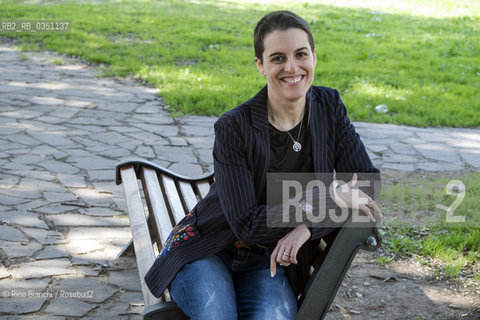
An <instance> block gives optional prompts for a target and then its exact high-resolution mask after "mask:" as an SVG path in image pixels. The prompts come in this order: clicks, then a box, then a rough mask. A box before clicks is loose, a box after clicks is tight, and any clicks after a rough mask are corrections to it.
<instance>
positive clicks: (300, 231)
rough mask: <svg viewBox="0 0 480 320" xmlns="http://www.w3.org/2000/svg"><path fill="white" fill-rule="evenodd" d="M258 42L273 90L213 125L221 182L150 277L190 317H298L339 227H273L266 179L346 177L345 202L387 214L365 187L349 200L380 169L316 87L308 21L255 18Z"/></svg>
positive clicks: (330, 97)
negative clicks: (312, 275) (317, 261)
mask: <svg viewBox="0 0 480 320" xmlns="http://www.w3.org/2000/svg"><path fill="white" fill-rule="evenodd" d="M254 45H255V56H256V57H255V61H256V66H257V69H258V71H259V72H260V74H261V75H263V76H265V77H266V82H267V84H266V86H265V87H264V88H263V89H262V90H260V92H258V93H257V94H256V95H255V96H254V97H253V98H251V99H250V100H248V101H246V102H245V103H242V104H241V105H239V106H237V107H235V108H233V109H232V110H230V111H228V112H227V113H225V114H224V115H222V116H221V117H220V118H219V119H218V121H217V122H216V123H215V143H214V147H213V158H214V170H215V182H214V183H213V184H212V185H211V187H210V191H209V193H208V195H207V196H206V197H204V198H203V199H202V200H201V201H200V202H199V203H198V204H197V205H196V206H195V208H194V209H193V210H192V211H191V212H190V214H189V215H188V216H187V217H186V218H185V219H183V220H182V221H180V222H179V223H178V225H177V227H175V228H174V231H172V233H171V234H170V236H169V237H168V239H167V241H166V243H167V244H168V246H166V247H165V249H164V250H163V251H162V252H161V253H160V255H159V257H158V258H157V260H156V261H155V263H154V264H153V266H152V267H151V269H150V270H149V272H148V273H147V275H146V277H145V282H146V284H147V285H148V287H149V288H150V290H151V291H152V293H153V294H154V295H156V296H160V295H161V294H162V293H163V291H164V290H165V288H166V287H167V286H168V285H170V294H171V296H172V299H173V300H174V301H175V302H176V303H177V305H178V306H179V307H180V308H181V309H182V310H183V311H184V313H185V314H186V315H187V316H188V317H189V318H191V319H197V320H198V319H237V318H241V319H272V320H273V319H275V320H279V319H293V318H295V315H296V313H297V298H298V297H299V296H300V295H301V294H302V293H303V290H304V288H305V285H306V282H307V280H308V277H309V270H310V267H311V265H312V263H313V260H314V258H315V252H316V248H317V247H318V244H319V242H320V239H321V238H322V237H324V236H325V235H327V234H329V233H330V232H331V231H332V230H333V227H334V226H335V227H338V226H339V225H338V224H337V225H334V226H333V225H332V224H328V223H327V222H325V223H323V224H322V223H319V224H316V225H312V224H311V223H310V222H309V221H302V222H301V223H300V224H298V225H295V226H290V225H289V226H281V227H278V226H275V227H274V226H271V225H270V224H269V220H268V219H269V218H268V217H269V213H267V212H268V210H269V208H268V206H267V203H266V192H267V190H266V187H265V186H266V185H267V173H269V172H280V173H309V172H310V173H320V172H324V173H330V174H331V173H333V172H334V171H337V172H346V173H349V176H350V177H351V179H352V181H351V182H350V183H349V184H348V185H347V188H346V190H345V192H342V194H343V196H341V197H340V198H343V197H344V198H343V199H341V200H344V201H343V203H344V204H345V205H346V206H347V207H350V208H352V207H356V208H360V210H361V211H362V212H363V213H364V214H365V215H367V216H368V218H369V219H370V220H371V221H375V217H374V213H375V215H376V216H377V218H378V217H380V216H381V212H380V210H379V209H378V207H377V205H376V204H375V202H374V201H373V200H372V199H371V198H370V196H368V195H367V194H365V193H364V192H363V191H361V190H358V189H356V190H355V191H356V192H358V195H359V196H358V197H356V198H352V194H353V192H352V189H353V187H354V186H355V184H356V175H355V173H357V172H362V173H363V172H368V173H376V174H378V172H379V171H378V170H377V169H376V168H374V167H373V164H372V162H371V161H370V159H369V157H368V154H367V152H366V150H365V147H364V146H363V144H362V142H361V141H360V138H359V136H358V135H357V134H356V133H355V128H354V127H353V126H352V125H351V124H350V120H349V119H348V116H347V114H346V109H345V106H344V105H343V103H342V101H341V100H340V97H339V93H338V91H336V90H334V89H330V88H326V87H317V86H312V82H313V78H314V69H315V65H316V61H317V60H316V54H315V46H314V43H313V36H312V33H311V31H310V27H309V26H308V24H307V23H306V22H305V21H304V20H303V19H302V18H300V17H299V16H297V15H296V14H294V13H292V12H290V11H275V12H271V13H269V14H267V15H266V16H264V17H263V18H262V19H261V20H260V21H259V22H258V24H257V26H256V28H255V32H254ZM352 199H354V200H352ZM336 200H337V199H335V201H336ZM348 200H349V201H348ZM302 208H303V207H302ZM303 210H306V209H303ZM186 226H187V227H188V228H186ZM185 230H187V232H186V233H185ZM189 232H190V233H189Z"/></svg>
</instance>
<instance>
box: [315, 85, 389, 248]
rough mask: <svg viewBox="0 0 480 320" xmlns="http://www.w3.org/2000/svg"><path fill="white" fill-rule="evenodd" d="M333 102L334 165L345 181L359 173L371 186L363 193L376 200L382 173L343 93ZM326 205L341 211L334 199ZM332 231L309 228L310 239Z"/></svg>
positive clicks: (331, 103)
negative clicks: (350, 113) (352, 118)
mask: <svg viewBox="0 0 480 320" xmlns="http://www.w3.org/2000/svg"><path fill="white" fill-rule="evenodd" d="M332 91H333V95H332V99H331V101H330V102H329V106H330V107H331V108H333V112H332V113H333V114H334V119H333V121H334V123H335V125H334V127H333V128H334V132H331V133H329V134H331V135H332V137H330V139H335V143H334V166H335V171H336V172H337V173H343V174H341V176H342V180H345V181H349V180H350V179H351V178H352V177H353V174H354V173H357V176H358V180H362V179H368V180H369V181H370V186H371V187H362V188H361V189H362V191H364V192H365V193H367V194H368V195H369V196H371V197H372V198H374V196H375V194H376V191H379V190H378V188H376V187H379V181H380V171H379V170H378V169H377V168H375V167H374V166H373V163H372V161H371V160H370V157H369V156H368V153H367V150H366V149H365V146H364V144H363V143H362V141H361V140H360V136H359V135H358V133H356V132H355V127H354V126H353V125H352V123H351V122H350V119H349V117H348V115H347V109H346V108H345V105H344V104H343V102H342V100H341V99H340V94H339V93H338V91H337V90H332ZM329 200H330V202H329V203H328V204H327V207H329V208H335V209H336V210H340V208H338V207H337V206H336V205H335V203H334V201H333V199H329ZM332 230H333V228H317V227H313V228H311V229H310V231H311V233H312V236H311V239H318V238H321V237H323V236H325V235H326V234H328V233H329V232H330V231H332Z"/></svg>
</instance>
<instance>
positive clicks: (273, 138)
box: [268, 104, 314, 173]
mask: <svg viewBox="0 0 480 320" xmlns="http://www.w3.org/2000/svg"><path fill="white" fill-rule="evenodd" d="M308 109H309V108H308V104H307V105H306V106H305V113H304V115H303V124H302V122H300V123H298V124H297V125H296V126H295V128H293V129H291V130H289V131H288V132H290V135H291V136H292V137H293V139H295V140H297V138H298V142H300V144H301V145H302V149H301V150H300V151H299V152H296V151H294V150H293V140H292V138H291V137H290V136H289V135H288V133H287V131H280V130H278V129H277V128H275V127H274V126H273V125H272V124H271V123H269V129H268V130H269V134H270V168H269V170H268V171H269V172H284V173H287V172H313V171H314V169H313V159H312V141H311V137H310V126H309V125H308V119H309V117H308V111H309V110H308ZM300 125H301V131H300V138H299V137H298V132H299V130H300Z"/></svg>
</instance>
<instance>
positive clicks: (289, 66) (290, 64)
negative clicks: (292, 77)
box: [285, 59, 298, 73]
mask: <svg viewBox="0 0 480 320" xmlns="http://www.w3.org/2000/svg"><path fill="white" fill-rule="evenodd" d="M297 67H298V66H297V62H296V61H295V59H288V61H287V63H285V72H288V73H295V71H296V70H297Z"/></svg>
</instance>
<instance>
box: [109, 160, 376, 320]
mask: <svg viewBox="0 0 480 320" xmlns="http://www.w3.org/2000/svg"><path fill="white" fill-rule="evenodd" d="M213 181H214V177H213V174H209V175H206V176H204V177H201V178H197V179H191V178H187V177H183V176H179V175H176V174H175V173H173V172H170V171H169V170H166V169H163V168H161V167H158V166H156V165H155V164H153V163H150V162H146V161H128V162H125V163H122V164H120V165H118V166H117V168H116V183H117V184H123V187H124V190H125V197H126V203H127V209H128V215H129V218H130V225H131V231H132V237H133V239H132V240H131V241H130V243H129V245H128V246H127V247H126V248H125V249H124V250H123V251H122V252H121V253H120V254H119V255H125V254H127V253H128V252H132V243H133V248H134V254H135V256H136V260H137V266H138V273H139V275H140V281H141V283H142V293H143V297H144V300H145V310H144V313H143V316H144V319H168V320H176V319H188V318H187V317H186V316H185V314H184V313H183V312H182V311H181V310H180V309H179V308H178V307H177V306H176V305H175V303H174V302H173V301H171V298H170V295H169V292H168V289H167V290H165V292H164V294H163V295H162V296H161V297H160V299H158V298H155V297H154V296H153V295H152V294H151V293H150V291H149V289H148V288H147V286H146V284H145V282H144V277H145V274H146V273H147V271H148V270H149V268H150V266H151V265H152V264H153V262H154V260H155V257H156V255H157V254H158V252H160V251H161V250H162V245H163V243H164V242H165V240H166V238H167V237H168V235H169V234H170V231H171V230H172V228H173V227H174V226H175V224H176V223H177V222H178V221H180V220H181V219H182V217H183V216H184V215H185V214H187V213H188V212H190V210H191V209H192V208H193V207H194V206H195V204H196V203H197V202H198V201H199V200H201V199H202V198H203V197H205V196H206V194H207V193H208V190H209V187H210V184H211V183H213ZM139 182H141V183H139ZM142 195H143V196H142ZM348 223H350V222H347V224H348ZM324 240H325V241H322V244H323V245H322V246H321V247H322V248H323V249H320V248H319V254H318V257H317V258H318V259H317V261H318V263H319V264H318V266H317V267H316V268H315V269H314V270H313V273H312V276H311V278H310V280H309V283H308V284H307V287H306V290H305V292H306V294H305V295H303V298H302V299H301V301H300V308H299V311H298V313H297V317H296V319H315V320H316V319H323V318H324V316H325V315H326V313H327V311H328V309H329V308H330V305H331V303H332V301H333V299H334V297H335V295H336V293H337V290H338V288H339V287H340V285H341V283H342V281H343V278H344V277H345V273H346V272H347V270H348V268H349V267H350V264H351V262H352V260H353V258H354V257H355V255H356V253H357V251H358V250H359V249H366V250H375V249H376V248H378V246H379V244H380V236H379V235H378V232H377V229H376V227H375V226H374V224H373V223H368V224H366V225H364V226H361V227H358V228H357V227H355V228H352V227H344V228H341V229H337V230H336V231H335V232H333V233H332V234H330V235H329V236H328V237H327V239H324ZM312 269H313V268H312Z"/></svg>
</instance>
